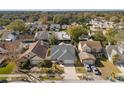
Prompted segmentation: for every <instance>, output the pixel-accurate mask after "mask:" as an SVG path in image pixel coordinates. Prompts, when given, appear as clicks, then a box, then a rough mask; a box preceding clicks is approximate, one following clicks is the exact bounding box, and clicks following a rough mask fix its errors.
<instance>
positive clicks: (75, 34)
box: [67, 25, 88, 42]
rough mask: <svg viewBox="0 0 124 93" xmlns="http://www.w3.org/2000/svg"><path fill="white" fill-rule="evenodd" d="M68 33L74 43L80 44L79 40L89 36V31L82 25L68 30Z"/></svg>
mask: <svg viewBox="0 0 124 93" xmlns="http://www.w3.org/2000/svg"><path fill="white" fill-rule="evenodd" d="M67 33H68V34H69V35H70V37H71V40H72V42H78V38H79V37H80V36H81V35H82V34H85V35H86V34H88V31H87V30H86V28H85V27H83V26H81V25H73V26H71V27H69V28H68V29H67Z"/></svg>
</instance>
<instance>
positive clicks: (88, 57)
mask: <svg viewBox="0 0 124 93" xmlns="http://www.w3.org/2000/svg"><path fill="white" fill-rule="evenodd" d="M79 59H80V61H81V63H83V64H88V65H93V64H95V61H96V58H95V56H94V55H92V54H89V53H87V52H80V53H79Z"/></svg>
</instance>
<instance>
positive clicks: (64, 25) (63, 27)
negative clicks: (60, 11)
mask: <svg viewBox="0 0 124 93" xmlns="http://www.w3.org/2000/svg"><path fill="white" fill-rule="evenodd" d="M68 27H69V25H66V24H63V25H62V26H61V28H62V29H63V30H64V29H67V28H68Z"/></svg>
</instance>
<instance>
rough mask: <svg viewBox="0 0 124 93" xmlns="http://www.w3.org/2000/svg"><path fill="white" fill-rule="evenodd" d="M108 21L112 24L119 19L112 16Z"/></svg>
mask: <svg viewBox="0 0 124 93" xmlns="http://www.w3.org/2000/svg"><path fill="white" fill-rule="evenodd" d="M110 21H112V22H119V21H120V19H119V17H117V16H112V17H110Z"/></svg>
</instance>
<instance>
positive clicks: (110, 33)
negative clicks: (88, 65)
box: [105, 29, 117, 44]
mask: <svg viewBox="0 0 124 93" xmlns="http://www.w3.org/2000/svg"><path fill="white" fill-rule="evenodd" d="M116 33H117V32H116V31H114V30H113V29H109V30H108V31H107V33H106V35H105V37H106V40H107V41H108V43H110V44H112V43H115V42H116V39H115V35H116Z"/></svg>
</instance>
